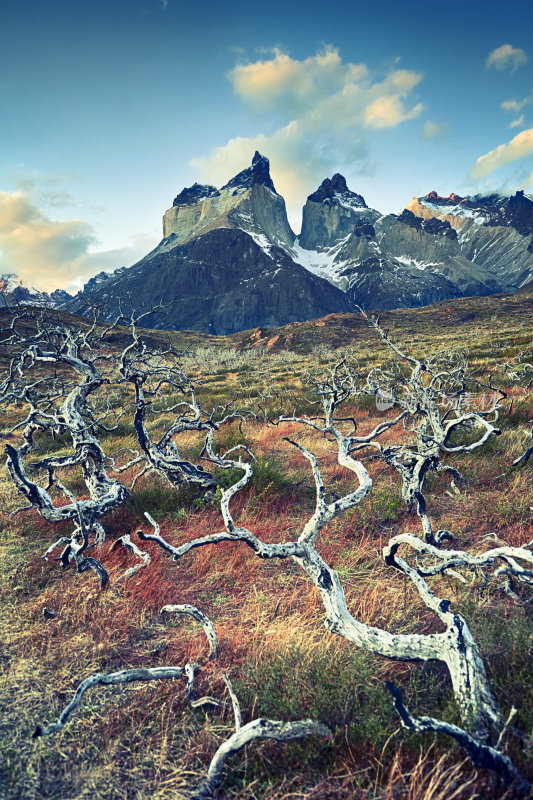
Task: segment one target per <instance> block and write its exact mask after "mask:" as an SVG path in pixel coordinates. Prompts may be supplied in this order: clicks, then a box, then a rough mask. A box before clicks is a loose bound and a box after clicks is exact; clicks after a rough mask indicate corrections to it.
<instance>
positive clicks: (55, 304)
mask: <svg viewBox="0 0 533 800" xmlns="http://www.w3.org/2000/svg"><path fill="white" fill-rule="evenodd" d="M0 295H2V298H1V299H0V303H2V299H3V301H4V303H5V304H6V305H9V306H13V305H21V306H26V305H32V306H45V307H48V308H59V307H60V306H62V305H64V304H65V303H68V302H69V301H70V300H72V295H70V294H69V293H68V292H65V291H63V289H56V290H55V291H53V292H50V294H49V293H48V292H41V291H39V290H38V289H34V288H32V287H31V286H26V285H25V284H24V283H22V281H21V280H20V279H19V278H18V276H17V275H15V274H13V273H4V274H3V275H0Z"/></svg>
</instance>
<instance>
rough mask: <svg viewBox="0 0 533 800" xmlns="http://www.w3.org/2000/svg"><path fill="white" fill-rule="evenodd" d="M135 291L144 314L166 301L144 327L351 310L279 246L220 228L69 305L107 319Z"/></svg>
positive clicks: (209, 328) (251, 321)
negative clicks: (93, 307) (93, 306)
mask: <svg viewBox="0 0 533 800" xmlns="http://www.w3.org/2000/svg"><path fill="white" fill-rule="evenodd" d="M128 296H130V297H131V298H132V302H133V303H134V304H135V308H136V310H137V311H138V312H144V311H148V310H149V309H150V308H151V306H152V305H154V304H157V303H160V302H162V303H165V304H167V307H166V308H165V311H164V313H163V314H153V315H151V316H150V317H149V318H147V319H146V320H145V321H143V325H146V326H147V327H151V328H158V329H174V330H197V331H203V332H204V333H212V334H227V333H234V332H235V331H241V330H246V329H248V328H253V327H256V326H258V325H268V326H272V325H285V324H286V323H288V322H295V321H303V320H308V319H314V318H317V317H320V316H323V315H324V314H329V313H332V312H334V311H353V310H355V309H354V306H353V304H352V303H351V302H350V300H349V298H348V297H347V296H346V295H345V294H344V293H343V292H342V291H340V289H337V288H336V287H335V286H332V285H331V284H330V283H328V281H325V280H323V279H322V278H318V277H316V276H314V275H312V274H311V273H309V272H308V271H307V270H306V269H304V267H301V266H300V265H298V264H295V263H294V262H293V261H292V260H291V259H290V258H289V257H288V256H287V254H286V253H285V251H284V250H282V249H281V248H279V247H276V246H273V245H272V246H271V247H270V249H269V251H268V252H267V251H266V250H265V248H264V247H261V246H260V245H259V244H257V242H256V241H254V239H253V238H252V236H250V235H249V234H248V233H246V232H245V231H242V230H238V229H231V228H216V229H213V230H210V231H208V232H206V233H203V234H202V235H201V236H196V237H192V238H190V239H189V240H188V241H187V242H185V243H183V244H181V245H176V246H175V247H168V245H166V246H164V247H163V248H158V249H157V250H156V251H154V252H153V253H151V254H149V255H148V256H146V258H144V259H143V260H142V261H139V262H138V263H137V264H135V265H134V266H133V267H131V268H130V269H128V270H127V271H126V272H122V273H121V274H119V275H118V276H116V277H112V278H111V279H109V280H107V281H104V282H102V283H100V284H99V285H98V286H97V287H96V289H93V290H91V291H89V292H83V293H80V294H79V295H78V296H77V297H76V298H75V300H74V301H73V302H72V303H70V304H69V306H68V310H69V311H72V312H74V313H81V314H86V313H87V312H88V310H89V302H90V303H92V304H96V305H97V306H98V308H99V314H100V317H101V318H102V319H103V320H104V321H111V320H113V319H114V318H115V317H116V316H117V314H118V313H119V300H118V298H123V299H124V298H127V297H128Z"/></svg>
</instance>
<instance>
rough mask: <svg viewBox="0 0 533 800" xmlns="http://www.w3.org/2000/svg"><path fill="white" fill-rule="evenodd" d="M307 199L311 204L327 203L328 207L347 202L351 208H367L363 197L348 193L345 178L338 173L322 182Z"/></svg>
mask: <svg viewBox="0 0 533 800" xmlns="http://www.w3.org/2000/svg"><path fill="white" fill-rule="evenodd" d="M307 199H308V200H311V202H313V203H324V202H327V203H328V204H329V205H332V204H334V205H341V204H342V202H346V201H347V200H348V201H349V205H351V206H358V207H359V208H368V206H367V204H366V203H365V200H364V197H362V196H361V195H360V194H356V193H355V192H352V191H350V189H348V186H347V184H346V178H345V177H344V175H341V174H340V173H339V172H336V173H335V175H334V176H333V177H332V178H326V179H325V180H323V181H322V183H321V184H320V186H319V187H318V189H317V190H316V192H313V194H310V195H309V197H308V198H307Z"/></svg>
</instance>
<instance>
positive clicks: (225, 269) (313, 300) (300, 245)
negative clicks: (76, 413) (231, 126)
mask: <svg viewBox="0 0 533 800" xmlns="http://www.w3.org/2000/svg"><path fill="white" fill-rule="evenodd" d="M532 206H533V203H532V202H531V200H529V198H527V196H525V195H523V193H520V192H519V193H517V195H515V197H513V198H502V197H500V196H498V195H490V196H486V197H482V196H476V198H461V197H458V196H457V195H450V197H449V198H441V197H439V196H438V195H436V194H435V193H434V192H430V194H429V195H426V196H425V197H424V198H415V199H413V200H412V201H411V202H410V203H409V206H408V208H406V209H404V211H402V213H401V214H399V215H394V214H381V213H380V212H379V211H377V210H375V209H373V208H369V207H368V205H367V204H366V202H365V199H364V198H363V197H362V196H361V195H360V194H357V193H356V192H354V191H352V190H351V189H349V187H348V185H347V183H346V179H345V178H344V177H343V176H342V175H340V174H339V173H336V174H335V175H333V177H332V178H326V179H325V180H324V181H323V182H322V183H321V184H320V186H319V187H318V189H317V190H316V191H315V192H313V193H312V194H310V195H309V197H308V198H307V201H306V203H305V206H304V208H303V216H302V229H301V233H300V235H299V236H296V235H295V234H294V232H293V231H292V230H291V227H290V225H289V223H288V220H287V213H286V208H285V201H284V200H283V198H282V197H281V195H279V194H278V192H277V191H276V188H275V186H274V183H273V181H272V178H271V176H270V167H269V161H268V159H267V158H265V157H264V156H262V155H261V154H260V153H258V152H256V153H255V154H254V157H253V160H252V163H251V165H250V166H249V167H248V168H247V169H244V170H243V171H242V172H239V173H238V174H237V175H235V176H234V177H233V178H232V179H231V180H230V181H228V182H227V183H226V184H225V185H224V186H222V187H221V188H220V189H218V188H217V187H215V186H212V185H203V184H198V183H195V184H193V185H192V186H189V187H187V188H185V189H183V190H182V191H180V192H179V194H177V196H176V197H175V198H174V201H173V204H172V206H171V208H169V209H168V210H167V211H166V212H165V214H164V217H163V239H162V241H161V242H160V243H159V245H158V246H157V247H156V248H155V249H154V250H153V251H152V252H151V253H148V255H146V256H145V257H144V258H143V259H141V261H139V262H137V264H134V265H133V266H132V267H129V268H121V269H119V270H116V271H115V273H113V274H112V275H107V274H106V273H100V275H98V276H96V277H95V278H92V279H91V280H90V281H89V282H88V283H87V284H86V285H85V287H84V288H83V290H82V291H81V292H79V293H78V295H77V296H76V297H75V298H74V299H73V300H70V301H69V302H67V303H65V305H64V308H65V309H66V310H68V311H71V312H73V313H81V314H87V313H89V311H90V308H91V307H92V306H94V305H97V306H98V309H99V314H100V316H101V318H102V319H103V320H105V321H110V320H112V319H114V318H115V317H116V316H117V314H118V313H119V310H120V301H122V302H129V301H128V298H131V303H132V305H134V307H135V308H136V310H137V311H138V312H145V311H149V310H150V309H151V308H152V307H153V306H154V305H156V304H159V303H162V302H164V303H165V304H166V306H167V307H166V308H165V310H164V313H162V312H158V313H155V312H154V313H152V314H151V315H150V317H148V318H147V319H146V324H148V325H150V326H151V327H152V328H154V329H165V328H167V329H168V328H173V329H175V330H185V329H193V330H198V331H203V332H205V333H213V334H217V335H221V334H231V333H233V332H236V331H239V330H245V329H247V328H255V327H258V326H280V325H285V324H288V323H291V322H298V321H305V320H309V319H312V318H317V317H321V316H324V315H326V314H330V313H335V312H349V311H353V310H354V309H355V306H356V305H360V306H363V307H366V308H373V309H391V308H412V307H417V306H422V305H427V304H429V303H434V302H438V301H442V300H449V299H453V298H457V297H462V296H484V295H490V294H494V293H498V292H502V291H504V290H507V291H514V290H516V289H517V288H518V287H519V286H520V285H522V284H523V283H525V282H527V280H529V279H531V277H533V273H532V269H531V267H532V265H533V252H532V251H533V244H532V241H533V215H532V213H531V207H532ZM119 298H120V301H119Z"/></svg>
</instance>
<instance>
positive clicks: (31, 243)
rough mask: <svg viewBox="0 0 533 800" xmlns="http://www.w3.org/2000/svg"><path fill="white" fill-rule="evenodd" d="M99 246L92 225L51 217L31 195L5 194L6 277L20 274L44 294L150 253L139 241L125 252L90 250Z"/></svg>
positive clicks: (2, 243)
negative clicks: (96, 245) (9, 274)
mask: <svg viewBox="0 0 533 800" xmlns="http://www.w3.org/2000/svg"><path fill="white" fill-rule="evenodd" d="M95 244H97V239H96V236H95V234H94V230H93V228H92V226H91V225H89V224H88V223H87V222H84V221H83V220H80V219H68V220H53V219H50V218H49V217H48V216H47V215H46V214H45V213H44V212H43V211H42V210H41V209H40V208H39V207H38V206H37V205H36V203H35V202H34V200H33V198H32V197H31V195H30V194H27V193H25V192H22V191H16V192H12V193H9V192H0V272H1V273H5V272H7V273H15V274H16V275H18V277H19V278H20V280H21V281H22V282H23V283H24V284H25V285H26V286H32V287H35V288H36V289H41V290H45V291H52V290H53V289H65V288H66V289H68V288H69V287H70V286H74V287H75V288H79V286H80V283H83V281H84V280H87V278H89V277H91V276H92V275H94V274H96V273H97V272H99V271H100V270H102V269H114V268H115V267H118V266H123V265H129V264H132V263H133V262H134V261H135V260H137V259H138V258H140V257H141V255H144V253H145V252H146V249H145V248H144V246H143V248H142V250H141V249H140V247H139V246H138V244H137V243H135V242H133V243H132V245H131V246H129V247H124V248H121V249H120V250H114V251H101V252H91V250H90V248H91V247H92V246H94V245H95ZM143 245H145V243H144V242H143ZM152 246H153V244H152Z"/></svg>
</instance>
